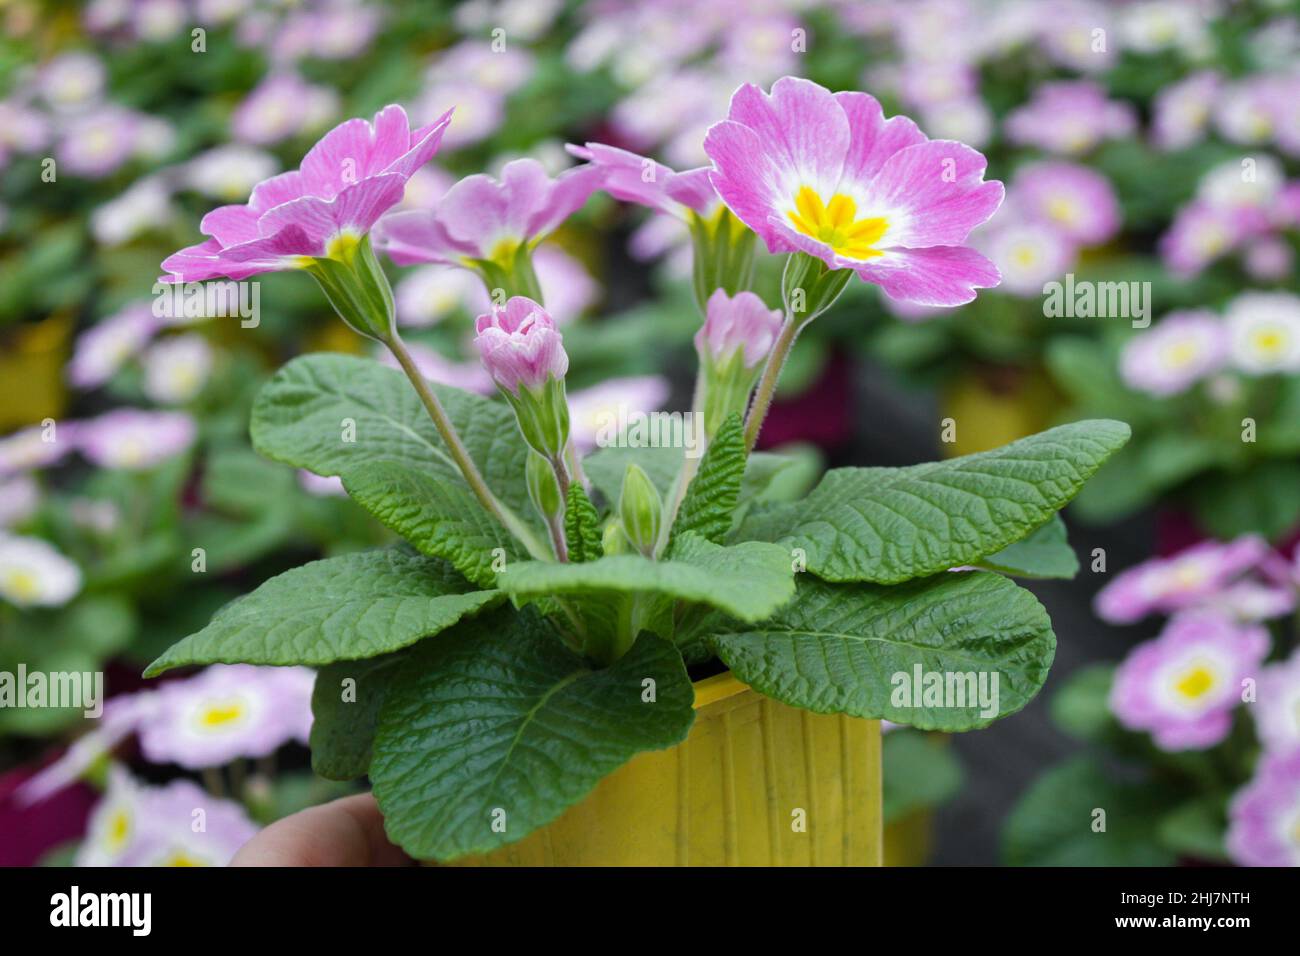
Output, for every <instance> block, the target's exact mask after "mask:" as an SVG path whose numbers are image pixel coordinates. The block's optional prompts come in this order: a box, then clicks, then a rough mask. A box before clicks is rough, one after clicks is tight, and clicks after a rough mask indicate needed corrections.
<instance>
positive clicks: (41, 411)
mask: <svg viewBox="0 0 1300 956" xmlns="http://www.w3.org/2000/svg"><path fill="white" fill-rule="evenodd" d="M71 332H72V320H71V318H69V317H68V316H66V315H56V316H52V317H51V318H48V319H45V320H44V321H41V322H35V323H31V324H22V325H18V326H14V327H13V328H10V329H7V330H6V331H5V333H4V335H3V337H2V341H3V344H0V432H8V431H12V430H13V429H16V428H21V427H22V426H24V425H34V424H37V423H39V422H40V421H41V420H42V419H44V418H58V417H59V416H60V415H61V414H63V409H64V407H65V406H66V405H67V399H68V392H67V388H66V386H65V385H64V381H63V363H64V360H65V359H66V357H67V351H68V349H67V346H68V337H69V335H70V333H71Z"/></svg>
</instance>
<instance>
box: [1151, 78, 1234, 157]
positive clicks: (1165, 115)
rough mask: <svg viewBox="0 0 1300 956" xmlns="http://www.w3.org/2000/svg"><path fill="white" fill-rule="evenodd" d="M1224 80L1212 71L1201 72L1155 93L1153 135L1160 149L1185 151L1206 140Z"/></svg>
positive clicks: (1152, 121)
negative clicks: (1206, 133) (1207, 129)
mask: <svg viewBox="0 0 1300 956" xmlns="http://www.w3.org/2000/svg"><path fill="white" fill-rule="evenodd" d="M1222 86H1223V80H1222V79H1221V78H1220V76H1219V74H1218V73H1216V72H1214V71H1213V70H1201V71H1199V72H1197V73H1193V74H1192V75H1191V76H1189V77H1187V78H1186V79H1182V80H1179V81H1178V82H1177V83H1171V84H1170V85H1169V86H1166V87H1164V88H1163V89H1161V90H1160V92H1159V93H1157V94H1156V96H1155V100H1154V101H1153V103H1152V108H1153V110H1154V114H1155V115H1154V116H1153V118H1152V120H1151V135H1152V138H1153V139H1154V140H1155V142H1156V145H1157V146H1159V147H1160V148H1161V149H1170V150H1172V149H1184V148H1186V147H1188V146H1193V145H1195V144H1196V143H1199V142H1200V141H1201V140H1202V139H1204V138H1205V131H1206V127H1208V126H1209V123H1210V116H1211V114H1212V111H1213V109H1214V103H1215V100H1216V98H1217V97H1218V95H1219V90H1220V89H1221V88H1222Z"/></svg>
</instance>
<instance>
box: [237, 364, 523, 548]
mask: <svg viewBox="0 0 1300 956" xmlns="http://www.w3.org/2000/svg"><path fill="white" fill-rule="evenodd" d="M429 387H430V388H431V389H432V390H433V393H434V394H435V395H436V396H437V397H438V400H439V401H440V402H441V403H442V405H443V408H445V409H446V411H447V416H448V418H450V419H451V423H452V425H453V426H454V427H455V428H456V430H457V432H459V433H460V437H461V439H462V440H463V441H464V443H465V448H466V450H467V451H468V452H469V456H470V458H472V459H473V460H474V463H475V464H476V465H478V468H479V471H480V472H482V474H483V479H484V480H485V481H486V482H487V485H488V487H489V488H491V489H492V492H493V494H495V495H496V497H497V498H498V499H499V500H500V502H501V504H502V506H503V507H504V508H506V509H507V510H508V511H509V512H510V513H511V514H512V516H514V517H516V518H518V519H519V521H520V522H521V523H523V524H524V525H526V526H527V527H529V528H530V529H532V530H533V531H535V532H536V533H537V534H538V535H539V536H540V535H541V534H542V531H541V529H540V526H539V525H535V524H534V523H533V514H532V508H531V505H530V504H529V501H528V488H527V486H526V484H525V481H524V459H525V458H526V456H527V451H528V448H527V446H526V445H525V444H524V442H523V440H522V439H521V438H520V436H519V428H518V426H517V425H516V424H515V420H514V415H513V413H512V412H511V411H510V409H508V408H507V407H506V406H505V405H504V404H502V403H501V402H496V401H492V400H491V399H487V398H483V397H482V396H479V395H471V394H470V393H468V392H463V391H461V390H460V389H456V388H451V387H449V386H446V385H439V384H436V383H434V384H431V385H430V386H429ZM249 432H250V434H251V435H252V439H253V447H254V448H255V449H257V451H258V452H259V453H261V454H263V455H265V456H266V457H267V458H272V459H274V460H276V461H283V462H286V463H288V464H290V465H294V466H296V467H298V468H306V469H307V470H308V471H313V472H315V473H316V474H318V475H339V476H342V475H343V474H344V473H345V472H347V471H350V470H352V469H353V468H355V467H356V466H358V465H360V464H363V463H369V462H373V461H378V460H381V459H389V460H393V461H399V462H404V463H406V464H407V465H408V466H410V467H411V468H413V469H415V470H417V471H422V472H427V473H429V474H434V475H437V476H439V477H445V478H446V479H448V480H449V481H454V482H456V483H462V484H463V481H464V479H463V478H462V477H461V474H460V470H459V469H458V468H457V467H456V463H455V461H454V460H453V459H452V457H451V453H450V452H449V451H448V450H447V446H446V445H444V444H443V441H442V438H441V437H440V436H439V435H438V430H437V428H435V427H434V424H433V421H432V420H431V419H430V418H429V414H428V412H427V411H425V408H424V406H423V405H421V404H420V399H419V397H418V396H417V395H416V394H415V389H414V388H412V387H411V383H410V382H408V381H407V380H406V377H405V376H404V375H402V373H401V372H398V371H397V370H395V369H391V368H388V367H387V366H384V365H381V364H380V363H378V362H376V361H375V360H373V359H365V358H358V357H356V356H351V355H335V354H328V353H317V354H313V355H303V356H300V357H299V358H296V359H294V360H293V361H291V362H289V363H288V364H287V365H285V366H284V367H283V368H281V369H280V370H279V371H278V372H276V373H275V375H273V376H272V377H271V380H270V381H269V382H267V383H266V385H265V386H263V388H262V390H261V391H260V392H258V395H257V400H256V402H255V403H254V405H253V415H252V422H251V423H250V426H249ZM345 439H351V440H345ZM541 540H544V538H542V539H541Z"/></svg>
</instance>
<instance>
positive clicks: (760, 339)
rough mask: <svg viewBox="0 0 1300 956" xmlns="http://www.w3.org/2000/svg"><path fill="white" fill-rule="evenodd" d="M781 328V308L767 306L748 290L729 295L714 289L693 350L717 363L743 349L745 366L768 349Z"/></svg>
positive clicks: (757, 360) (754, 364)
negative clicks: (734, 295)
mask: <svg viewBox="0 0 1300 956" xmlns="http://www.w3.org/2000/svg"><path fill="white" fill-rule="evenodd" d="M780 332H781V312H780V310H779V309H769V308H768V307H767V306H766V305H764V304H763V300H762V299H760V298H759V297H758V296H756V295H754V293H752V292H740V293H737V294H736V297H735V298H734V299H733V298H731V297H729V296H728V295H727V293H726V291H725V290H723V289H718V290H717V291H716V292H714V293H713V295H711V296H709V303H708V308H707V309H706V311H705V319H704V325H703V326H702V327H701V328H700V330H699V331H698V332H696V333H695V350H696V351H697V352H699V354H700V359H701V361H706V362H711V363H712V364H715V365H721V364H723V363H725V362H727V361H729V360H730V359H731V357H732V356H733V355H735V353H736V350H737V349H743V350H744V355H743V362H744V366H745V368H746V369H753V368H757V367H758V364H759V363H760V362H762V361H763V359H764V358H766V357H767V353H768V352H770V351H772V343H773V342H775V341H776V337H777V336H778V335H779V334H780Z"/></svg>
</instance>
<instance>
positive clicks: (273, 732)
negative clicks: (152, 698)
mask: <svg viewBox="0 0 1300 956" xmlns="http://www.w3.org/2000/svg"><path fill="white" fill-rule="evenodd" d="M313 680H314V675H313V673H312V671H310V670H308V669H307V668H304V667H253V666H251V665H248V664H230V665H226V664H214V665H211V666H210V667H207V668H205V669H204V670H202V671H200V672H199V673H198V674H196V675H195V676H194V677H191V678H188V679H186V680H179V681H171V682H169V683H165V684H163V685H162V686H161V687H159V688H158V690H157V691H156V692H155V693H156V694H157V701H156V704H155V705H154V709H153V711H152V713H151V715H150V719H148V720H145V721H142V722H141V723H140V724H139V725H138V726H137V732H138V734H139V737H140V751H141V753H142V754H143V755H144V757H145V758H146V759H147V760H149V761H150V762H152V763H162V764H166V763H175V764H179V765H180V766H182V767H187V768H189V769H192V770H198V769H202V768H203V767H217V766H221V765H223V764H226V763H229V762H230V761H232V760H235V759H236V758H239V757H253V758H256V757H265V756H268V755H270V754H272V753H274V752H275V751H276V750H278V749H280V747H282V746H284V745H285V744H287V743H289V742H291V741H295V740H296V741H298V742H299V743H304V744H305V743H306V742H307V736H308V734H309V732H310V730H311V690H312V683H313Z"/></svg>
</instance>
